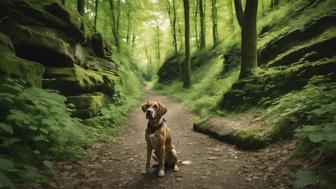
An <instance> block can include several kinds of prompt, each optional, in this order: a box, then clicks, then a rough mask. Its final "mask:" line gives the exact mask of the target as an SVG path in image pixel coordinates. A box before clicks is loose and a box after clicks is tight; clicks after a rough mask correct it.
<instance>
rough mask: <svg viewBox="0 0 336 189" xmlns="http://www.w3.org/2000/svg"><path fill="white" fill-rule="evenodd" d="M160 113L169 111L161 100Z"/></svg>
mask: <svg viewBox="0 0 336 189" xmlns="http://www.w3.org/2000/svg"><path fill="white" fill-rule="evenodd" d="M159 113H160V115H161V116H163V115H164V114H165V113H167V108H166V106H164V105H163V104H161V103H160V102H159Z"/></svg>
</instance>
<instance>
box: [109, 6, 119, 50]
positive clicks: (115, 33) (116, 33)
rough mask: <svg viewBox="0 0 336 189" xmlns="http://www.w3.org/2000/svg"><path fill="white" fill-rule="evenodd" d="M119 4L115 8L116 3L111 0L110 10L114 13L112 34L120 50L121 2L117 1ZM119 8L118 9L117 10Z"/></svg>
mask: <svg viewBox="0 0 336 189" xmlns="http://www.w3.org/2000/svg"><path fill="white" fill-rule="evenodd" d="M117 1H118V2H117V3H118V4H117V7H115V4H114V1H113V0H110V8H111V12H112V33H113V37H114V41H115V45H116V47H117V49H118V50H120V39H119V15H120V0H117ZM116 8H117V9H116Z"/></svg>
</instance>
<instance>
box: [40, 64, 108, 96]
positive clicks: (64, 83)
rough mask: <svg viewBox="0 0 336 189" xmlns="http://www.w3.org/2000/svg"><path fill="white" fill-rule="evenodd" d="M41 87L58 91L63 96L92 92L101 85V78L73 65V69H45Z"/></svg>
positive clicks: (92, 72)
mask: <svg viewBox="0 0 336 189" xmlns="http://www.w3.org/2000/svg"><path fill="white" fill-rule="evenodd" d="M44 78H45V79H44V80H43V86H44V87H46V88H50V89H55V90H59V91H60V92H61V93H62V94H65V95H76V94H80V93H85V92H94V91H96V90H97V89H98V88H99V86H101V85H103V83H104V81H103V77H102V76H101V75H99V74H98V73H96V72H95V71H92V70H85V69H84V68H82V67H80V66H78V65H74V67H70V68H68V67H63V68H55V67H47V68H46V73H45V75H44Z"/></svg>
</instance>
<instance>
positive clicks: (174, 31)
mask: <svg viewBox="0 0 336 189" xmlns="http://www.w3.org/2000/svg"><path fill="white" fill-rule="evenodd" d="M176 36H177V34H176V2H175V0H173V40H174V50H175V54H177V37H176Z"/></svg>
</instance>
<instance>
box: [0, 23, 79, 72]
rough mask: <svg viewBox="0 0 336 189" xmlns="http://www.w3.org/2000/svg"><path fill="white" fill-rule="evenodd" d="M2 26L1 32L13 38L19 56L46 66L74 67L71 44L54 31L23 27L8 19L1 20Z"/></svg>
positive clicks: (0, 24)
mask: <svg viewBox="0 0 336 189" xmlns="http://www.w3.org/2000/svg"><path fill="white" fill-rule="evenodd" d="M0 26H1V27H0V31H1V32H3V33H5V34H6V35H8V36H9V37H10V38H11V41H12V43H13V45H14V47H15V50H16V53H17V56H19V57H22V58H25V59H29V60H33V61H37V62H41V63H43V64H45V65H52V66H71V65H73V63H74V58H73V57H72V55H71V53H70V50H69V49H70V46H69V44H67V43H66V42H64V41H63V40H61V39H60V38H58V37H57V35H56V33H55V31H53V30H52V29H46V28H32V27H26V26H21V25H18V24H17V23H16V21H15V20H13V19H11V18H8V17H7V18H5V19H2V20H1V23H0ZM40 30H41V31H46V30H47V31H48V32H43V33H42V32H41V31H40Z"/></svg>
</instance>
